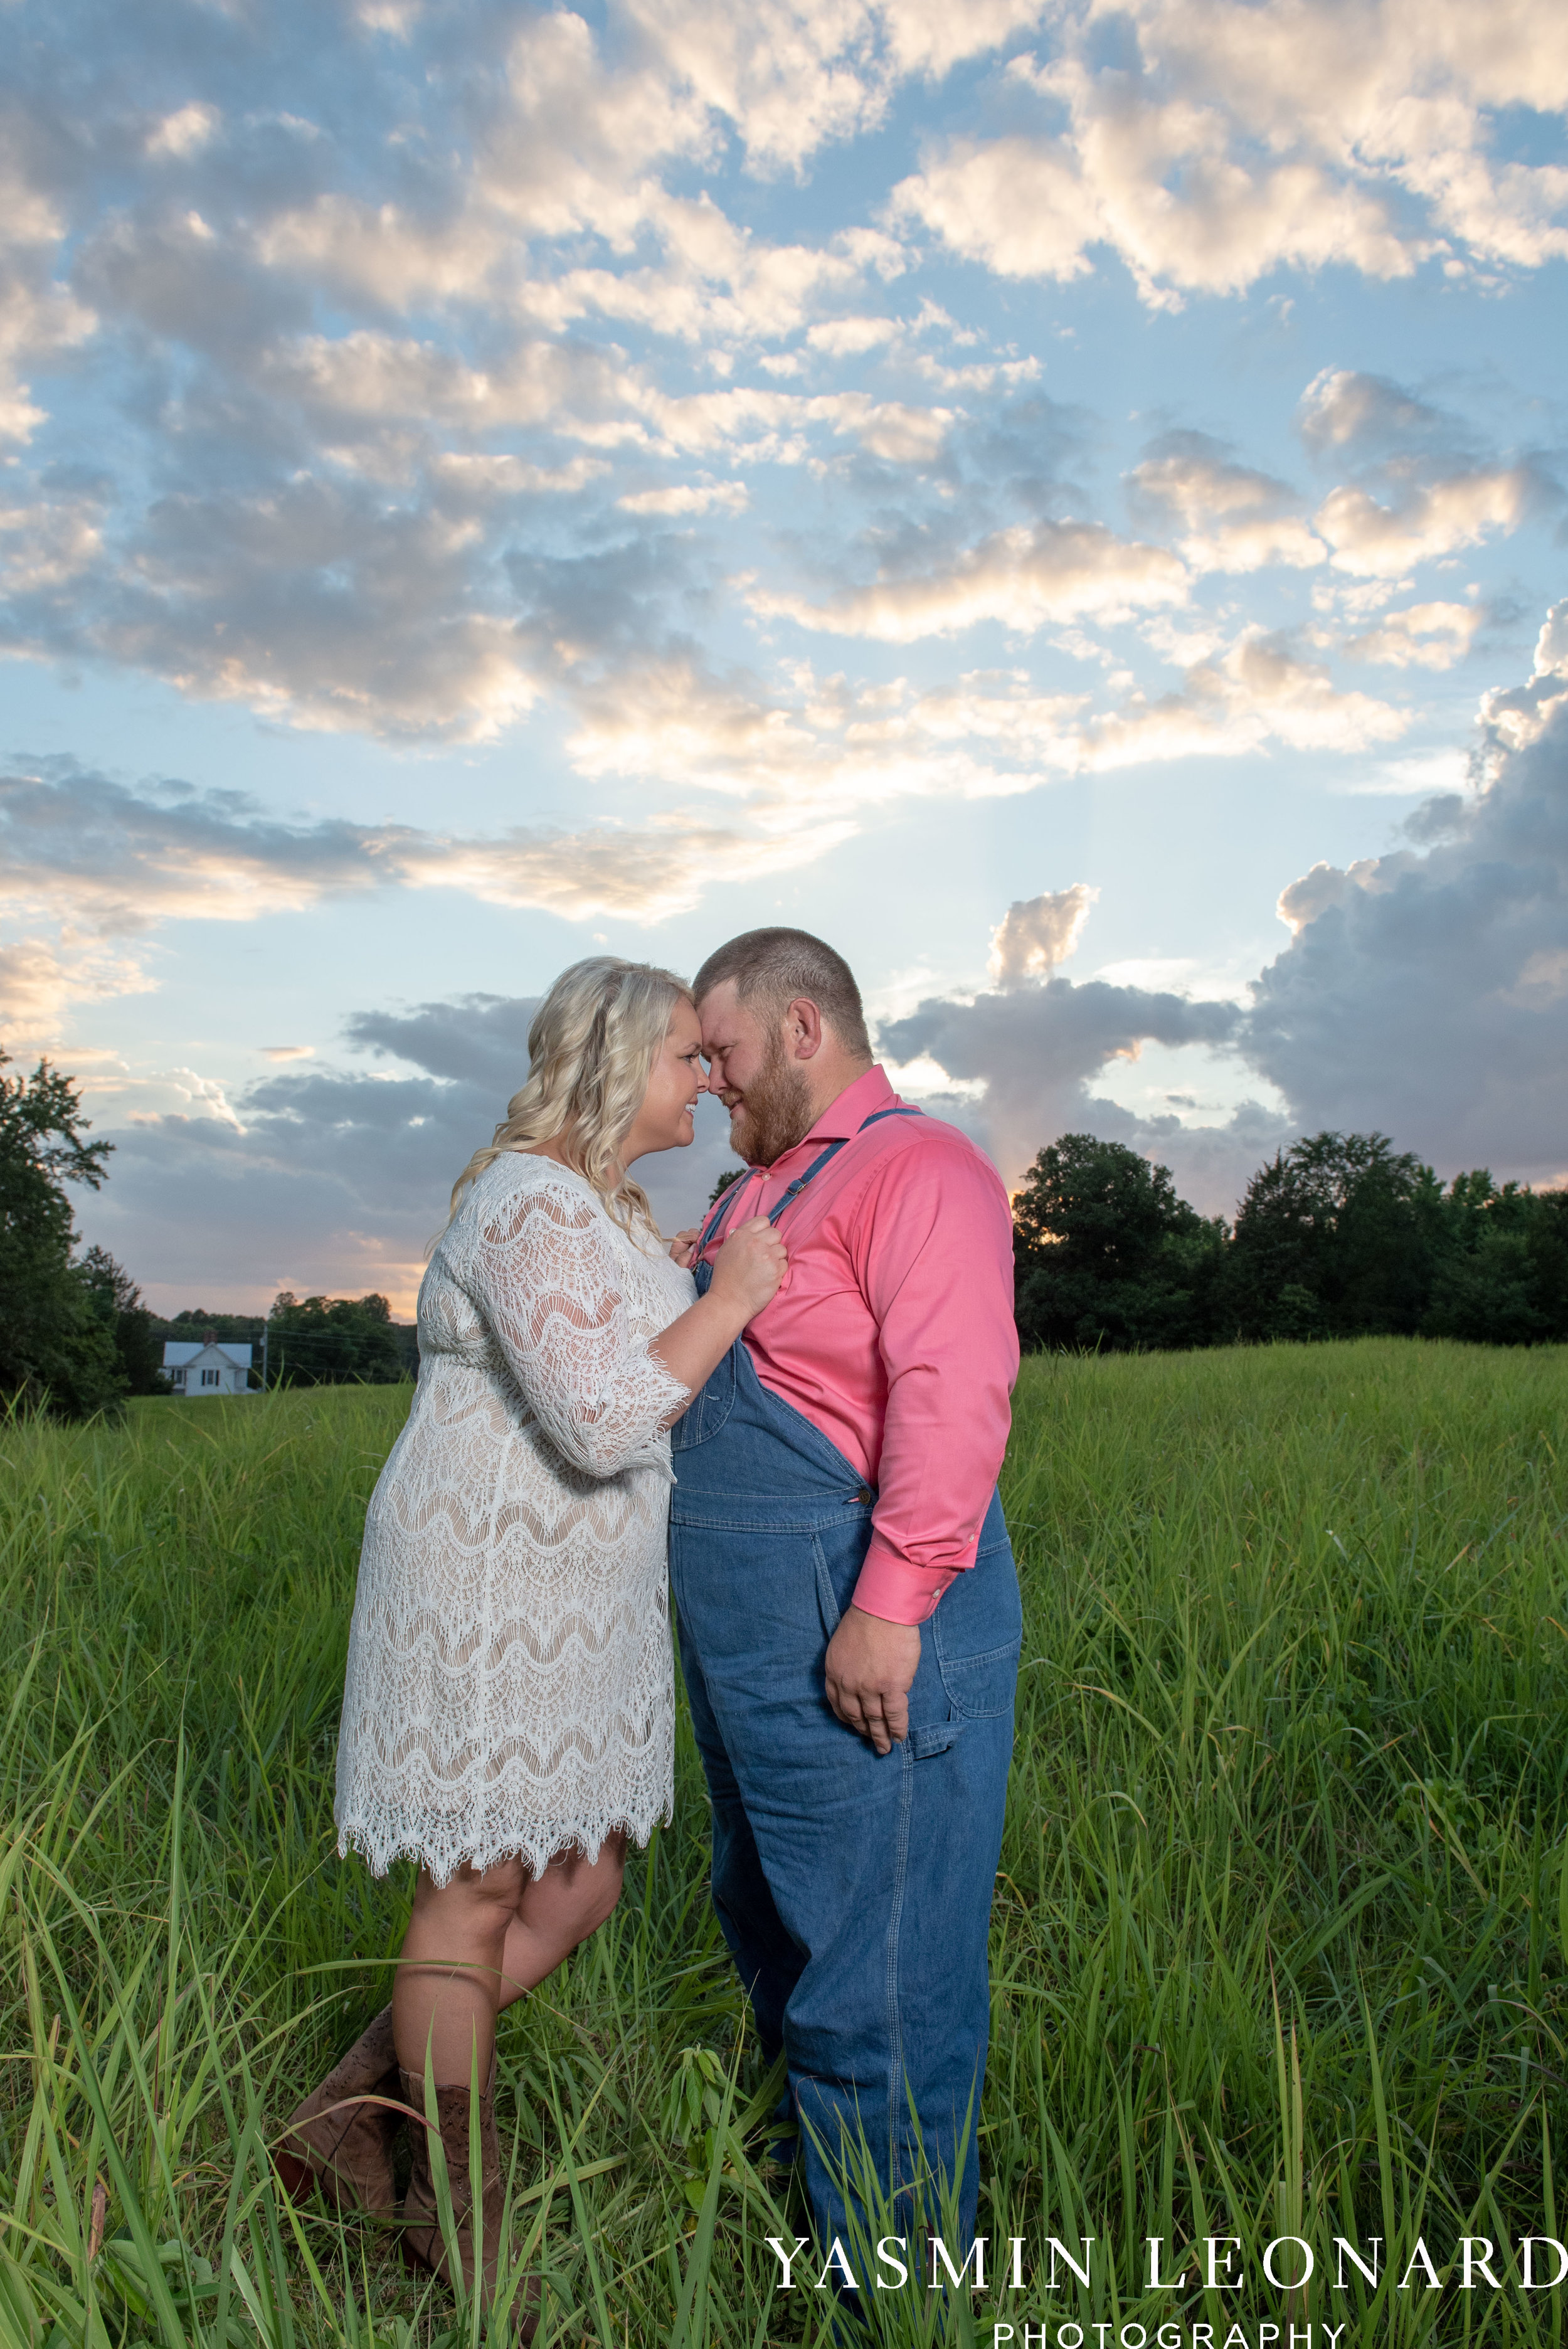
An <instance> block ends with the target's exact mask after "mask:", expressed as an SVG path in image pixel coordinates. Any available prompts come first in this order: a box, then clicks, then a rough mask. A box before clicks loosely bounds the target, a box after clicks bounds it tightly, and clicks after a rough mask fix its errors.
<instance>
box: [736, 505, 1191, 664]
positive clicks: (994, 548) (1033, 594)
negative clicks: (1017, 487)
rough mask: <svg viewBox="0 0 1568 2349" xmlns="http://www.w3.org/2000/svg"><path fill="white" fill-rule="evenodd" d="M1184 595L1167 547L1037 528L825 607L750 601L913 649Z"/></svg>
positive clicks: (763, 595)
mask: <svg viewBox="0 0 1568 2349" xmlns="http://www.w3.org/2000/svg"><path fill="white" fill-rule="evenodd" d="M1186 589H1187V574H1186V572H1185V570H1184V569H1183V567H1182V565H1181V564H1180V563H1179V562H1178V561H1177V559H1176V557H1175V556H1174V555H1173V554H1168V553H1167V552H1166V550H1165V549H1164V548H1163V547H1158V546H1148V545H1144V544H1141V543H1140V542H1139V541H1137V540H1135V539H1134V540H1130V539H1122V538H1118V537H1117V536H1116V534H1115V533H1114V532H1112V531H1109V530H1107V529H1106V528H1105V526H1104V525H1103V523H1093V522H1067V523H1057V522H1040V523H1035V524H1033V525H1032V526H1031V525H1026V524H1018V525H1016V526H1015V527H1013V528H1011V529H1008V530H1000V531H995V532H993V533H991V534H990V535H989V536H988V537H986V538H984V539H982V540H980V541H979V542H978V543H976V544H975V545H974V546H971V547H966V548H965V549H964V550H963V551H962V552H961V553H960V554H958V555H957V557H956V558H954V559H952V560H949V561H947V562H944V563H943V564H939V565H937V566H935V567H934V568H933V569H932V570H930V571H928V572H926V573H925V574H923V575H922V574H913V575H908V576H903V577H888V576H884V577H882V578H881V579H879V580H878V581H877V583H876V585H874V586H871V587H857V588H849V589H846V590H844V591H843V592H842V593H841V594H839V595H835V596H831V597H830V598H829V599H828V600H827V601H826V602H824V603H820V604H813V603H811V602H810V600H809V599H808V598H807V597H805V596H802V595H781V594H779V593H778V592H776V591H774V590H772V589H768V588H757V587H754V588H753V589H752V590H751V592H750V595H749V601H750V603H751V606H752V609H753V610H754V611H757V612H758V613H761V614H763V615H764V616H771V615H774V614H777V615H779V616H787V617H789V618H790V619H793V620H798V621H799V624H800V626H802V627H807V628H818V629H825V630H828V631H830V632H831V633H833V634H835V635H839V636H874V637H876V638H878V639H880V640H881V641H882V643H884V644H913V642H914V641H915V640H916V639H917V638H919V637H922V636H950V635H953V634H954V633H955V632H956V631H957V630H959V629H962V628H970V627H974V626H975V625H976V624H977V623H978V622H980V621H982V620H995V621H996V622H998V623H999V624H1000V625H1001V626H1003V627H1006V628H1009V629H1015V630H1017V631H1018V632H1020V633H1023V634H1031V635H1032V634H1033V633H1034V631H1035V630H1036V629H1037V628H1040V627H1043V626H1046V624H1047V622H1049V621H1053V620H1071V619H1077V618H1079V617H1082V616H1084V615H1086V614H1093V615H1095V616H1098V617H1100V618H1102V619H1103V618H1110V617H1120V616H1125V615H1126V614H1127V613H1129V612H1130V611H1133V610H1137V609H1140V608H1147V607H1148V606H1150V605H1160V604H1179V603H1181V601H1182V600H1183V598H1184V596H1185V595H1186Z"/></svg>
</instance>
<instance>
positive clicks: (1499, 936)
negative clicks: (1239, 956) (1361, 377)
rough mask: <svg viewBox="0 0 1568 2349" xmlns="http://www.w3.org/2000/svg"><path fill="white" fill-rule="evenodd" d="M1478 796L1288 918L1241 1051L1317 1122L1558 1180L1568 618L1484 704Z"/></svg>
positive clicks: (1555, 617) (1567, 1090) (1302, 891)
mask: <svg viewBox="0 0 1568 2349" xmlns="http://www.w3.org/2000/svg"><path fill="white" fill-rule="evenodd" d="M1476 763H1477V773H1478V778H1479V788H1477V789H1475V790H1474V791H1472V792H1468V793H1452V792H1450V793H1445V794H1443V795H1441V796H1439V798H1437V799H1434V800H1430V801H1429V802H1426V804H1425V805H1424V807H1422V808H1421V809H1420V810H1418V812H1417V813H1416V815H1415V816H1413V817H1412V818H1411V819H1410V820H1409V823H1408V826H1407V833H1408V836H1409V838H1410V840H1411V842H1412V843H1413V844H1411V845H1408V846H1405V847H1401V848H1397V849H1394V850H1391V851H1390V852H1389V853H1388V854H1385V855H1382V856H1377V857H1367V858H1364V859H1362V860H1360V861H1359V862H1357V863H1356V864H1352V865H1350V866H1349V867H1347V868H1346V869H1345V870H1343V871H1342V870H1340V869H1339V868H1337V867H1336V866H1333V865H1330V864H1319V865H1316V866H1315V867H1314V868H1313V870H1312V871H1311V872H1310V873H1308V874H1305V875H1304V876H1303V877H1302V878H1301V879H1300V880H1298V881H1296V882H1295V883H1293V884H1292V885H1291V886H1290V887H1289V888H1288V889H1287V890H1286V891H1285V892H1284V895H1283V896H1282V898H1281V904H1280V910H1281V913H1282V915H1283V916H1284V918H1285V919H1286V920H1287V921H1288V922H1289V923H1290V924H1291V926H1292V927H1293V929H1294V932H1295V936H1294V938H1293V941H1292V944H1291V945H1290V947H1288V948H1287V949H1286V950H1285V952H1284V954H1283V955H1281V956H1280V957H1278V959H1277V960H1276V961H1275V962H1274V963H1273V964H1271V965H1270V967H1269V968H1268V969H1267V970H1266V971H1265V972H1264V974H1263V976H1262V978H1260V979H1259V981H1258V984H1257V988H1256V999H1255V1002H1254V1004H1253V1009H1252V1010H1251V1012H1250V1014H1249V1016H1248V1020H1247V1026H1246V1030H1245V1035H1244V1039H1243V1050H1244V1051H1245V1054H1246V1057H1247V1059H1248V1060H1249V1061H1251V1063H1252V1064H1253V1066H1254V1067H1255V1068H1256V1069H1258V1070H1259V1071H1261V1072H1262V1073H1264V1075H1266V1076H1267V1077H1269V1078H1270V1079H1271V1081H1273V1082H1274V1083H1275V1084H1277V1085H1278V1086H1279V1087H1280V1088H1281V1090H1282V1091H1283V1092H1284V1093H1285V1094H1286V1095H1287V1097H1288V1098H1289V1100H1290V1102H1291V1103H1292V1106H1293V1108H1294V1109H1295V1112H1296V1113H1297V1115H1298V1116H1299V1118H1300V1120H1301V1122H1302V1123H1303V1124H1304V1125H1305V1126H1307V1127H1314V1126H1323V1125H1335V1126H1339V1127H1357V1128H1366V1127H1367V1126H1368V1125H1377V1126H1380V1127H1382V1128H1383V1129H1384V1130H1386V1131H1387V1132H1390V1133H1394V1134H1396V1135H1397V1136H1398V1138H1399V1139H1400V1141H1401V1142H1402V1143H1404V1144H1405V1145H1406V1146H1407V1147H1408V1148H1413V1149H1416V1150H1418V1151H1420V1152H1422V1153H1423V1154H1426V1155H1428V1156H1429V1157H1431V1158H1433V1159H1435V1160H1436V1161H1437V1162H1438V1163H1439V1164H1440V1165H1442V1166H1444V1167H1446V1168H1448V1169H1449V1170H1450V1171H1451V1170H1452V1169H1453V1168H1455V1167H1456V1166H1459V1165H1466V1164H1491V1165H1493V1166H1499V1165H1501V1166H1502V1167H1505V1168H1506V1169H1507V1170H1508V1171H1510V1172H1512V1173H1515V1174H1528V1173H1534V1174H1538V1175H1539V1174H1552V1173H1555V1172H1558V1171H1560V1170H1561V1167H1562V1164H1563V1134H1564V1133H1565V1132H1568V916H1565V913H1564V907H1565V905H1568V605H1564V604H1559V605H1556V606H1554V607H1553V612H1552V613H1551V614H1550V615H1549V616H1548V619H1547V621H1546V624H1545V626H1543V627H1542V632H1541V636H1540V639H1539V642H1538V645H1537V648H1536V657H1535V665H1534V668H1533V671H1532V676H1531V677H1530V678H1529V679H1528V680H1527V682H1526V683H1525V684H1524V685H1522V686H1521V687H1517V688H1511V689H1509V690H1498V691H1494V692H1492V693H1489V694H1488V695H1486V696H1485V697H1484V698H1483V699H1482V703H1481V712H1480V738H1479V743H1478V750H1477V762H1476Z"/></svg>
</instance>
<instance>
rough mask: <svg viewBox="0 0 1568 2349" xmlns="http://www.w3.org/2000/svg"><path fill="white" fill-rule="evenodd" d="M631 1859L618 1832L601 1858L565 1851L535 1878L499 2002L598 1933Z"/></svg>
mask: <svg viewBox="0 0 1568 2349" xmlns="http://www.w3.org/2000/svg"><path fill="white" fill-rule="evenodd" d="M625 1864H626V1838H625V1837H624V1835H621V1834H615V1835H609V1836H606V1837H605V1838H604V1841H603V1847H602V1848H601V1850H600V1853H599V1857H598V1858H597V1859H596V1860H593V1861H592V1862H590V1861H588V1860H586V1859H584V1858H583V1854H582V1853H581V1852H580V1851H568V1852H562V1854H560V1856H559V1857H557V1858H555V1859H552V1861H551V1863H550V1865H549V1867H548V1868H546V1869H545V1870H544V1873H543V1874H542V1876H531V1877H530V1878H529V1879H528V1881H527V1883H526V1884H525V1885H524V1887H523V1890H522V1897H521V1899H520V1900H519V1901H518V1904H517V1908H516V1911H515V1913H514V1915H513V1917H512V1920H511V1924H510V1925H509V1926H508V1928H507V1934H506V1948H505V1953H504V1955H503V1957H502V1959H501V1983H500V1997H499V1999H498V2000H497V2002H496V2003H497V2006H498V2007H504V2006H511V2003H512V2002H513V2001H514V2000H515V1999H520V1998H521V1997H522V1995H523V1993H524V1992H526V1991H531V1990H532V1989H533V1988H534V1987H535V1985H536V1984H537V1983H539V1982H542V1981H543V1980H544V1977H545V1975H546V1974H552V1973H553V1972H554V1971H555V1969H556V1967H557V1966H558V1965H559V1964H560V1963H561V1961H562V1959H563V1958H569V1957H570V1956H571V1955H572V1952H573V1950H574V1949H576V1947H577V1945H578V1943H579V1942H580V1941H585V1940H587V1939H588V1936H589V1934H590V1933H594V1932H597V1930H599V1927H600V1926H601V1925H602V1924H603V1922H604V1920H605V1918H606V1917H607V1916H608V1915H609V1914H610V1911H611V1909H614V1906H615V1903H616V1901H617V1900H618V1899H620V1897H621V1877H622V1872H623V1870H624V1868H625Z"/></svg>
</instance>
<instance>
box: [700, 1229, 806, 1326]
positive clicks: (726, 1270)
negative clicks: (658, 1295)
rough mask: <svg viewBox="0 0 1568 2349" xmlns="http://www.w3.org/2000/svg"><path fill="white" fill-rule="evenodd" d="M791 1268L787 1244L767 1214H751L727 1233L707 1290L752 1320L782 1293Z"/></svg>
mask: <svg viewBox="0 0 1568 2349" xmlns="http://www.w3.org/2000/svg"><path fill="white" fill-rule="evenodd" d="M788 1270H789V1256H788V1255H787V1253H786V1252H785V1247H784V1243H783V1241H782V1240H781V1239H780V1238H779V1235H778V1233H777V1232H776V1231H775V1230H774V1228H773V1226H772V1225H771V1224H770V1223H769V1220H768V1218H767V1216H749V1217H748V1219H747V1221H746V1222H745V1223H744V1224H737V1226H735V1229H734V1230H733V1231H732V1232H727V1233H726V1234H725V1236H724V1245H723V1247H721V1248H720V1249H719V1251H718V1254H717V1256H716V1257H715V1258H714V1260H713V1281H712V1284H711V1286H710V1288H709V1289H708V1292H707V1293H708V1295H709V1296H710V1297H714V1298H717V1299H720V1300H721V1301H722V1302H723V1303H724V1304H725V1305H727V1306H728V1307H729V1308H730V1309H731V1310H732V1311H734V1312H736V1313H738V1315H739V1316H740V1318H741V1319H742V1321H743V1322H746V1321H749V1320H750V1319H752V1318H753V1316H754V1315H756V1314H758V1313H760V1312H761V1310H762V1309H763V1307H764V1306H765V1305H766V1304H767V1303H768V1302H769V1299H772V1298H774V1297H776V1296H777V1295H778V1293H779V1287H780V1285H781V1283H782V1281H783V1278H784V1276H785V1274H786V1273H787V1272H788Z"/></svg>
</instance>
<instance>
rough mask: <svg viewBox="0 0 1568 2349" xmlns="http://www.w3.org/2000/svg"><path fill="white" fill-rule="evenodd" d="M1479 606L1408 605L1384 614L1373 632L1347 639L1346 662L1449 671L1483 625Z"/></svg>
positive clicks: (1466, 650) (1461, 656) (1462, 656)
mask: <svg viewBox="0 0 1568 2349" xmlns="http://www.w3.org/2000/svg"><path fill="white" fill-rule="evenodd" d="M1485 624H1486V612H1485V609H1484V607H1483V606H1482V605H1479V604H1411V605H1407V606H1406V608H1405V609H1404V610H1403V611H1402V612H1388V613H1386V614H1385V615H1384V616H1383V618H1382V619H1381V620H1380V621H1379V622H1378V624H1377V626H1376V627H1375V628H1367V629H1366V630H1364V631H1363V633H1362V634H1361V635H1360V636H1350V637H1348V638H1347V639H1346V644H1345V647H1344V650H1345V654H1346V658H1347V659H1349V660H1362V661H1382V662H1384V663H1385V664H1386V665H1387V667H1391V668H1439V669H1441V668H1452V667H1453V665H1454V663H1455V662H1456V661H1460V660H1463V658H1464V657H1465V655H1466V654H1467V653H1468V652H1469V650H1470V646H1471V645H1472V644H1473V643H1474V641H1475V638H1476V636H1477V634H1478V633H1479V631H1480V629H1481V628H1482V627H1483V626H1485Z"/></svg>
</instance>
